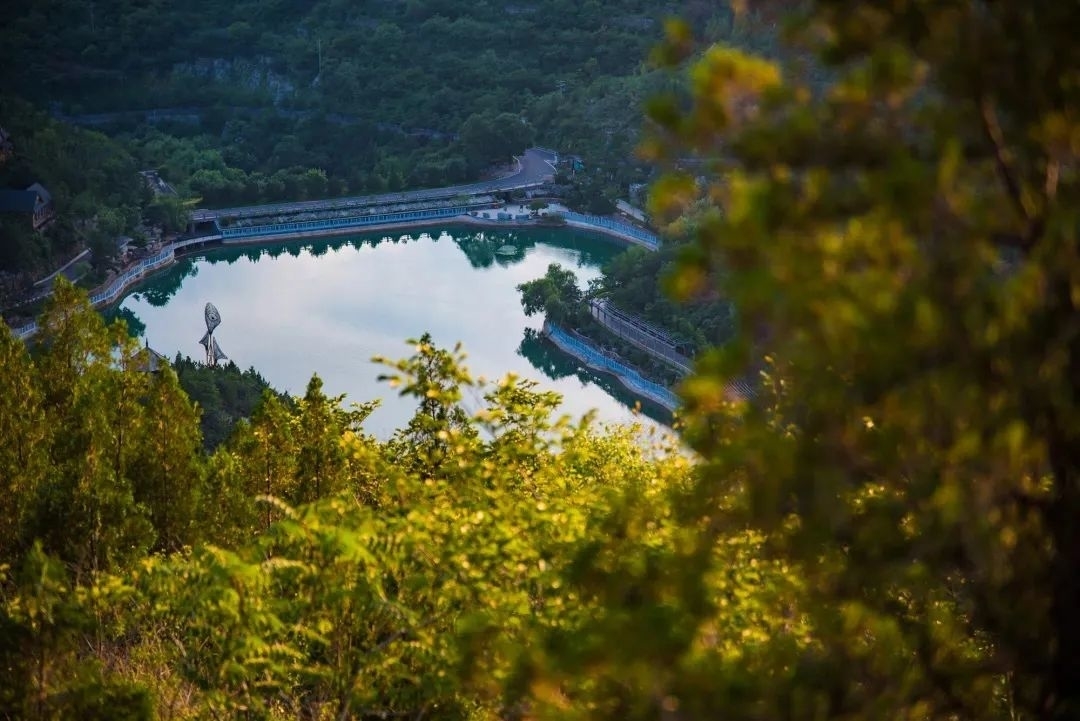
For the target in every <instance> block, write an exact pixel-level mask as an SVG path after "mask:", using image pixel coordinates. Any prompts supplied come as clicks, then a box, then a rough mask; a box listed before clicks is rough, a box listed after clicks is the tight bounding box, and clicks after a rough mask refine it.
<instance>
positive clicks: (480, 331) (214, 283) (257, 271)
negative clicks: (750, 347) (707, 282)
mask: <svg viewBox="0 0 1080 721" xmlns="http://www.w3.org/2000/svg"><path fill="white" fill-rule="evenodd" d="M507 246H512V249H511V248H507ZM622 252H625V248H624V247H623V246H622V245H620V244H618V243H616V242H615V241H612V240H609V239H607V238H604V237H602V236H598V235H594V234H591V233H585V232H580V231H575V230H568V229H557V230H538V229H530V230H512V231H507V230H502V231H498V232H492V231H488V230H485V231H482V232H481V231H477V230H476V229H475V228H469V227H462V226H455V227H450V228H446V229H434V228H433V229H431V230H413V231H411V232H409V233H406V232H395V233H392V234H386V233H379V234H377V235H355V236H349V237H340V236H338V237H333V238H323V239H305V240H302V241H301V240H294V241H283V242H280V243H276V244H265V245H261V246H243V247H233V248H222V249H216V250H212V251H208V252H205V253H201V254H198V255H193V256H188V257H186V258H182V259H180V260H179V262H177V263H176V264H175V265H174V266H171V267H170V268H169V269H167V270H165V271H163V272H162V273H161V274H159V275H156V276H154V277H152V278H151V279H149V280H148V281H147V282H145V283H143V284H142V285H140V286H139V287H137V288H135V289H134V291H133V292H132V293H131V294H129V295H128V296H127V297H126V298H124V300H123V301H122V302H121V303H120V305H119V313H121V314H122V315H123V316H125V317H127V318H128V321H129V323H130V324H132V326H133V327H134V328H135V329H136V330H141V331H142V334H143V335H144V336H145V338H146V340H147V341H148V342H149V344H150V347H152V348H154V349H155V350H157V351H158V352H160V353H163V354H165V355H167V356H169V357H170V358H172V357H173V356H175V355H176V353H178V352H179V353H181V354H183V355H187V356H191V357H192V358H195V359H201V358H202V356H203V349H202V346H200V345H199V343H198V341H199V339H200V338H201V337H202V335H203V333H204V332H205V324H204V321H203V308H204V306H205V305H206V303H207V302H208V301H209V302H212V303H214V305H216V306H217V308H218V309H219V310H220V311H221V317H222V324H221V326H220V327H219V328H218V330H217V331H216V332H215V337H216V338H217V339H218V343H219V345H220V346H221V348H222V350H223V351H224V352H225V353H226V354H227V355H228V356H229V358H230V359H231V360H233V361H234V362H235V363H236V364H237V365H239V366H240V367H241V368H248V367H252V366H253V367H254V368H255V369H256V370H258V371H259V372H260V373H261V374H262V375H263V377H264V378H266V379H267V381H268V382H269V383H270V384H271V385H272V386H274V387H276V388H278V389H280V390H284V391H288V392H289V393H292V394H294V395H302V394H303V392H304V388H305V387H306V385H307V382H308V380H309V379H310V377H311V375H312V373H318V374H319V376H320V377H321V378H322V379H323V381H324V384H325V390H326V392H327V393H328V394H331V395H334V394H340V393H345V394H347V397H346V399H345V401H346V403H349V402H351V401H365V400H371V399H374V398H379V399H382V406H381V407H380V408H379V409H378V410H377V411H376V412H375V413H374V415H372V417H371V418H369V419H368V421H367V422H366V424H365V427H366V428H367V430H368V431H369V432H371V433H374V434H375V435H377V436H379V437H382V438H386V437H388V436H389V435H390V434H391V433H392V432H393V431H394V429H396V428H400V427H403V426H404V425H405V424H406V423H407V422H408V420H409V418H410V417H411V416H412V414H413V412H414V410H415V407H416V404H415V402H414V400H413V399H408V398H400V397H399V396H398V395H397V392H396V391H395V390H393V389H391V388H389V387H388V386H387V384H386V383H384V382H380V381H378V380H377V377H378V375H379V374H380V373H382V372H383V367H382V366H380V365H378V364H376V363H373V362H372V361H371V358H372V356H376V355H380V356H386V357H389V358H392V359H396V358H402V357H406V356H408V355H411V354H412V352H413V349H412V346H410V345H408V344H407V343H406V342H405V341H406V340H407V339H409V338H419V337H420V336H421V335H422V334H423V333H424V332H430V333H431V335H432V337H433V338H434V340H435V343H436V344H437V345H439V346H442V347H446V348H452V347H453V345H454V344H455V343H457V342H458V341H460V342H461V343H462V344H463V346H464V350H465V352H466V354H467V356H468V358H467V361H466V364H467V365H468V367H469V368H470V370H471V371H472V373H473V375H474V376H479V375H482V376H484V377H486V378H488V379H496V378H499V377H502V376H503V375H504V374H505V373H507V372H513V373H516V374H517V375H519V376H522V377H525V378H530V379H533V380H536V381H538V382H539V384H540V387H541V388H542V389H545V390H553V391H557V392H559V393H560V394H562V396H563V398H564V401H563V406H562V410H563V411H564V412H566V413H569V414H571V415H573V416H575V417H577V416H580V415H581V414H583V413H585V412H586V411H588V410H589V409H596V410H597V411H598V418H599V420H601V421H608V422H620V423H629V422H634V421H640V422H642V423H643V424H644V425H646V426H655V425H657V422H656V419H660V420H665V419H666V418H667V414H666V412H665V411H663V409H657V408H650V407H648V406H646V407H645V408H644V411H645V413H646V414H647V415H646V416H645V417H643V416H642V415H638V414H635V413H633V411H632V410H631V407H632V406H633V404H634V403H635V401H636V400H637V399H636V398H635V397H634V396H633V395H632V394H631V393H629V392H628V391H626V390H625V389H624V388H623V387H622V386H621V385H620V384H619V383H618V382H617V381H616V380H615V379H613V378H611V377H610V376H607V375H603V374H597V373H594V372H592V371H590V370H588V369H582V368H580V367H579V365H578V364H577V363H576V362H575V361H574V360H573V359H570V358H568V357H567V356H564V355H563V354H562V353H561V352H560V351H558V350H557V349H555V348H554V347H553V346H551V345H550V344H549V343H548V342H547V341H546V340H544V339H542V338H540V337H538V331H539V328H540V326H541V324H542V320H543V319H542V318H539V317H536V316H534V317H532V318H526V317H525V314H524V313H523V312H522V309H521V302H520V300H519V294H518V292H517V290H516V289H515V288H516V286H517V285H518V284H519V283H522V282H525V281H528V280H532V279H534V278H538V277H540V276H542V275H543V274H544V272H545V271H546V270H547V267H548V265H549V264H551V263H559V264H561V265H563V267H566V268H570V269H572V270H573V271H574V272H575V273H577V276H578V279H579V281H580V284H581V286H582V287H584V286H585V284H586V283H587V281H588V280H589V279H591V278H595V277H597V276H598V275H599V274H600V269H601V267H602V266H603V264H604V263H605V262H607V261H608V260H610V259H611V258H612V257H614V256H615V255H617V254H619V253H622ZM464 404H465V406H466V407H467V408H468V409H470V410H476V409H478V408H479V407H481V405H482V398H481V397H480V395H479V394H478V393H472V392H470V391H468V390H467V391H466V392H465V398H464Z"/></svg>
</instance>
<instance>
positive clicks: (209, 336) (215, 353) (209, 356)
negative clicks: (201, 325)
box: [199, 303, 229, 366]
mask: <svg viewBox="0 0 1080 721" xmlns="http://www.w3.org/2000/svg"><path fill="white" fill-rule="evenodd" d="M203 317H204V318H205V319H206V334H205V335H204V336H203V337H202V340H201V341H199V344H200V345H201V346H202V347H203V348H205V349H206V365H208V366H216V365H217V364H218V361H222V360H228V358H229V357H228V356H227V355H225V351H223V350H221V346H219V345H218V344H217V340H216V339H215V338H214V329H215V328H217V327H218V326H219V325H221V313H219V312H218V309H217V308H215V307H214V304H213V303H207V304H206V309H205V310H204V311H203Z"/></svg>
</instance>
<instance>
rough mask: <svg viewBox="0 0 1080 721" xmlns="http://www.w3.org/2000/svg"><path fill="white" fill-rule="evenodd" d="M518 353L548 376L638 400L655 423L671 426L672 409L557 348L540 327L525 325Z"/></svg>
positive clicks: (633, 401) (626, 401) (632, 402)
mask: <svg viewBox="0 0 1080 721" xmlns="http://www.w3.org/2000/svg"><path fill="white" fill-rule="evenodd" d="M517 353H518V355H520V356H522V357H523V358H525V359H526V360H527V361H529V364H530V365H532V367H533V368H535V369H536V370H538V371H540V372H541V373H543V374H544V375H545V376H546V377H548V378H550V379H551V380H560V379H562V378H566V377H569V376H574V377H576V378H577V379H578V380H579V381H581V382H582V383H592V384H593V385H597V386H600V387H601V388H602V389H604V391H605V392H606V393H607V394H608V395H610V396H612V397H613V398H615V399H616V400H618V401H619V402H620V403H622V404H623V405H625V406H628V407H631V408H632V407H634V405H635V404H636V403H638V402H640V403H641V412H642V414H644V415H645V416H647V417H649V418H651V419H653V420H654V421H656V422H657V423H663V424H664V425H668V426H670V425H671V423H672V415H671V412H670V411H668V410H667V409H666V408H664V407H663V406H660V405H657V404H655V403H653V402H652V401H650V400H648V399H645V398H638V397H637V396H635V395H634V394H633V393H631V392H630V391H629V390H627V388H626V386H624V385H623V384H622V383H620V382H619V381H617V380H616V379H615V378H614V377H613V376H611V375H609V374H607V373H598V372H596V371H594V370H592V369H591V368H588V367H586V366H584V365H581V363H579V362H578V360H577V359H576V358H573V357H572V356H570V355H568V354H566V353H564V352H563V351H561V350H559V349H558V348H557V347H556V346H555V344H554V343H551V342H550V341H548V340H547V339H546V338H544V336H543V334H541V333H540V331H538V330H536V329H534V328H526V329H525V332H524V334H523V336H522V339H521V343H520V344H519V345H518V349H517Z"/></svg>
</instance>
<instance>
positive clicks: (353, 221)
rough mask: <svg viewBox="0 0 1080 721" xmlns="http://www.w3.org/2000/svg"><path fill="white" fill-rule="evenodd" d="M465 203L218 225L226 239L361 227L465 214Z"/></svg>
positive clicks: (222, 236)
mask: <svg viewBox="0 0 1080 721" xmlns="http://www.w3.org/2000/svg"><path fill="white" fill-rule="evenodd" d="M468 212H469V206H465V205H458V206H454V207H451V208H434V209H431V210H409V211H403V212H398V213H377V214H374V215H360V216H355V217H351V218H329V219H325V220H304V221H298V222H295V223H271V224H269V225H249V226H240V227H234V228H222V229H221V238H222V240H224V241H225V242H226V243H227V242H229V240H233V239H239V238H253V237H262V236H267V235H289V234H293V233H307V232H314V231H319V230H333V229H336V228H362V227H364V226H366V225H387V224H393V223H407V222H413V221H417V220H438V219H445V218H453V217H456V216H459V215H466V214H467V213H468Z"/></svg>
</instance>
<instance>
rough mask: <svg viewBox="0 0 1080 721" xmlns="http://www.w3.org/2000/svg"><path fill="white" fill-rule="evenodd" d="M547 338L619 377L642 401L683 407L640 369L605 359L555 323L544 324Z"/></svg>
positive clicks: (581, 359) (574, 354)
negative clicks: (641, 372)
mask: <svg viewBox="0 0 1080 721" xmlns="http://www.w3.org/2000/svg"><path fill="white" fill-rule="evenodd" d="M544 335H546V336H547V337H548V338H549V339H550V340H551V342H552V343H554V344H555V345H556V346H558V348H559V349H560V350H562V351H563V352H565V353H568V354H570V355H572V356H574V357H575V358H577V359H578V360H579V361H581V362H582V363H584V364H585V365H587V366H589V367H590V368H594V369H596V370H598V371H601V372H603V373H610V374H611V375H613V376H615V378H616V379H618V381H619V382H620V383H622V384H623V385H624V386H625V387H626V388H627V389H628V390H629V391H630V392H631V393H636V394H637V395H639V396H641V398H644V399H645V400H648V401H652V402H653V403H656V404H657V405H659V406H662V407H664V408H666V409H668V410H669V411H672V412H674V411H675V409H676V408H678V407H679V397H678V396H676V395H675V394H674V393H672V392H671V391H670V390H669V389H667V388H665V387H664V386H662V385H660V384H659V383H653V382H652V381H650V380H647V379H645V378H644V377H643V376H642V375H641V374H640V373H639V372H638V371H637V370H636V369H634V368H632V367H630V366H628V365H626V364H624V363H621V362H620V361H618V360H616V359H615V358H612V357H610V356H608V355H605V354H604V353H602V352H601V351H600V350H599V349H597V348H595V347H593V346H592V345H591V344H590V343H588V342H587V341H585V340H583V339H581V338H579V337H578V336H576V335H572V334H571V333H570V332H568V331H566V330H563V329H562V328H560V327H559V326H557V325H555V324H554V323H551V322H549V321H545V322H544Z"/></svg>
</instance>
